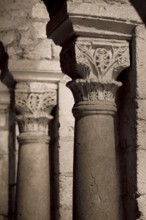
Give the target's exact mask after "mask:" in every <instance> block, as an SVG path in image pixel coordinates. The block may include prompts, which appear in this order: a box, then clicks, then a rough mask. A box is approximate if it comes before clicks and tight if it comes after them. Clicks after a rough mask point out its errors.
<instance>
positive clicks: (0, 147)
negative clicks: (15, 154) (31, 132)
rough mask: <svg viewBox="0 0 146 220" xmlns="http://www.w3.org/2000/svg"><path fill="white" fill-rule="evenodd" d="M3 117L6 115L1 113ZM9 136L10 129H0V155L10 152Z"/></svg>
mask: <svg viewBox="0 0 146 220" xmlns="http://www.w3.org/2000/svg"><path fill="white" fill-rule="evenodd" d="M1 117H6V116H3V115H1V114H0V118H1ZM5 120H6V119H5ZM8 137H9V134H8V131H6V130H0V155H7V154H9V149H8Z"/></svg>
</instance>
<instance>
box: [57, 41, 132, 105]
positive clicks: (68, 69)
mask: <svg viewBox="0 0 146 220" xmlns="http://www.w3.org/2000/svg"><path fill="white" fill-rule="evenodd" d="M129 66H130V59H129V44H128V42H126V41H109V40H104V41H103V40H101V39H87V38H82V39H81V38H79V39H78V41H76V42H74V43H72V45H69V46H66V47H64V48H63V49H62V52H61V67H62V70H63V72H64V73H66V74H67V75H69V76H70V77H71V78H72V79H73V80H72V81H71V82H69V83H68V84H67V85H68V87H69V88H70V89H71V91H72V92H73V95H74V98H75V103H78V102H81V101H95V102H96V101H110V102H114V101H115V96H116V91H117V89H118V88H119V87H120V86H121V83H120V82H118V81H116V79H117V77H118V76H119V74H120V73H121V71H123V70H124V69H125V68H127V67H129Z"/></svg>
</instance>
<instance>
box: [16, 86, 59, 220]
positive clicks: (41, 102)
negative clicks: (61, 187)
mask: <svg viewBox="0 0 146 220" xmlns="http://www.w3.org/2000/svg"><path fill="white" fill-rule="evenodd" d="M15 96H16V97H15V102H16V111H17V122H18V126H19V131H20V135H19V136H18V141H19V145H20V146H19V157H18V178H17V201H16V206H17V210H16V212H17V217H16V219H17V220H19V219H21V220H31V219H32V220H40V219H41V220H49V219H50V176H49V137H48V123H49V120H50V119H51V118H52V116H51V115H50V113H51V110H52V108H53V107H54V106H55V105H56V85H54V84H51V83H43V82H41V83H40V82H19V83H17V85H16V90H15Z"/></svg>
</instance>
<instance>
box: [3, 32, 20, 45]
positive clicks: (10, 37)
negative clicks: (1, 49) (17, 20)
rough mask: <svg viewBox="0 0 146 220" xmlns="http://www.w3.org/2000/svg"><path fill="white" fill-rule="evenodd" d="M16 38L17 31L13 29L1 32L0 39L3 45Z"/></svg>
mask: <svg viewBox="0 0 146 220" xmlns="http://www.w3.org/2000/svg"><path fill="white" fill-rule="evenodd" d="M16 39H17V33H16V32H15V31H8V32H1V33H0V40H1V41H2V42H3V43H4V45H8V44H11V43H13V42H14V41H15V40H16Z"/></svg>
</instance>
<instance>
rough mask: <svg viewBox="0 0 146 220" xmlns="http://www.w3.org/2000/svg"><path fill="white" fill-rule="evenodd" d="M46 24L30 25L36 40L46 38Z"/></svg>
mask: <svg viewBox="0 0 146 220" xmlns="http://www.w3.org/2000/svg"><path fill="white" fill-rule="evenodd" d="M46 24H47V21H46V22H39V21H35V22H33V24H32V27H33V30H34V34H35V36H36V38H46Z"/></svg>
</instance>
